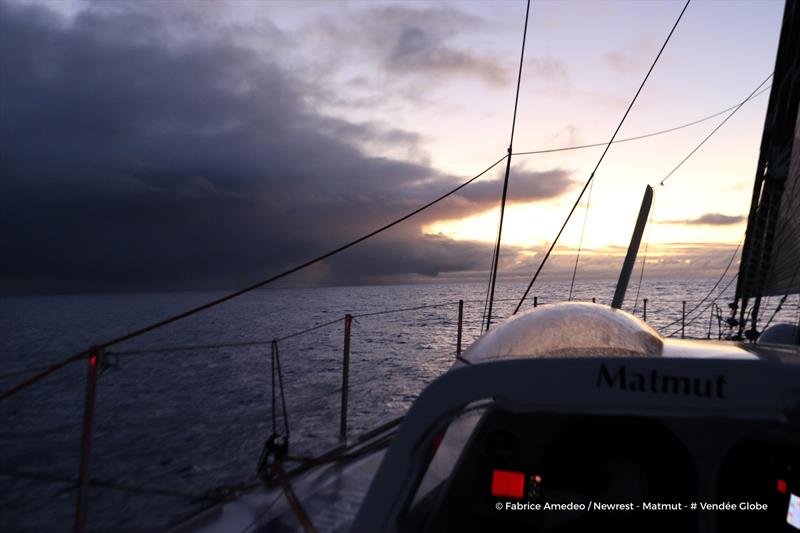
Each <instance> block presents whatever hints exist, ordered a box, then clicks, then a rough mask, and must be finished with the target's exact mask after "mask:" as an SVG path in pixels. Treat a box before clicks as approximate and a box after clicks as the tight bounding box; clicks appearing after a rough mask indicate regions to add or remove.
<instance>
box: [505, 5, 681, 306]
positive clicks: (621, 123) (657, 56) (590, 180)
mask: <svg viewBox="0 0 800 533" xmlns="http://www.w3.org/2000/svg"><path fill="white" fill-rule="evenodd" d="M691 1H692V0H686V4H685V5H684V6H683V9H682V10H681V13H680V15H678V19H677V20H676V21H675V24H673V26H672V29H671V30H670V31H669V35H667V38H666V39H665V40H664V44H662V45H661V49H660V50H659V51H658V54H657V55H656V58H655V59H654V60H653V63H652V65H650V69H649V70H648V71H647V74H646V75H645V77H644V79H643V80H642V83H641V84H640V85H639V88H638V89H637V90H636V94H635V95H634V96H633V99H632V100H631V103H630V104H629V105H628V109H626V110H625V114H624V115H622V120H620V121H619V124H617V129H616V130H614V134H613V135H612V136H611V139H610V140H609V141H608V143H607V144H606V147H605V149H604V150H603V153H602V154H601V155H600V159H599V160H598V161H597V164H596V165H595V167H594V170H592V173H591V174H590V175H589V179H588V180H586V183H585V184H584V185H583V189H581V192H580V194H579V195H578V198H577V199H576V200H575V203H574V204H573V205H572V209H570V211H569V214H568V215H567V218H566V220H564V224H562V226H561V229H560V230H558V234H557V235H556V238H555V239H554V240H553V243H552V244H551V245H550V249H549V250H547V253H546V254H545V256H544V258H543V259H542V262H541V263H540V264H539V268H538V269H537V270H536V273H535V274H534V275H533V279H531V282H530V283H529V284H528V288H527V289H525V293H524V294H523V295H522V298H520V300H519V303H518V304H517V308H516V309H515V310H514V313H513V314H515V315H516V314H517V313H518V312H519V309H520V307H522V304H523V302H524V301H525V298H526V297H527V296H528V293H529V292H530V290H531V287H533V284H534V283H535V282H536V278H538V277H539V273H540V272H541V271H542V268H543V267H544V265H545V263H546V262H547V259H548V258H549V257H550V253H551V252H552V251H553V248H555V246H556V243H557V242H558V239H559V237H561V233H562V232H563V231H564V228H565V227H566V226H567V222H569V219H570V218H571V217H572V213H573V212H574V211H575V208H576V207H578V203H580V201H581V198H582V197H583V193H584V192H586V189H587V187H589V184H591V182H592V180H593V179H594V175H595V173H596V172H597V169H598V168H600V163H602V162H603V159H604V158H605V156H606V154H607V153H608V150H609V148H611V144H612V143H613V142H614V139H615V138H616V137H617V133H619V130H620V128H622V125H623V124H624V123H625V119H626V118H627V117H628V113H630V111H631V109H632V108H633V104H634V103H636V99H637V98H638V97H639V93H641V92H642V89H643V88H644V85H645V83H647V79H648V78H649V77H650V73H651V72H653V69H654V68H655V66H656V63H658V59H659V58H660V57H661V54H662V53H663V52H664V49H665V48H666V47H667V43H669V40H670V38H671V37H672V34H673V33H674V32H675V28H677V27H678V23H679V22H680V21H681V19H682V18H683V14H684V13H685V12H686V8H687V7H689V3H690V2H691Z"/></svg>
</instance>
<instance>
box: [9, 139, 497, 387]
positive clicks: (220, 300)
mask: <svg viewBox="0 0 800 533" xmlns="http://www.w3.org/2000/svg"><path fill="white" fill-rule="evenodd" d="M506 157H508V154H506V155H504V156H503V157H501V158H500V159H498V160H497V161H495V162H494V163H492V164H491V165H489V166H488V167H487V168H486V169H485V170H483V171H482V172H480V173H478V174H476V175H475V176H473V177H472V178H470V179H468V180H467V181H465V182H463V183H461V184H460V185H458V186H457V187H454V188H453V189H450V190H449V191H447V192H446V193H444V194H442V195H441V196H439V197H438V198H436V199H434V200H431V201H430V202H428V203H427V204H425V205H423V206H421V207H418V208H417V209H415V210H413V211H411V212H410V213H408V214H406V215H404V216H402V217H400V218H398V219H395V220H393V221H392V222H389V223H388V224H385V225H383V226H381V227H379V228H378V229H375V230H373V231H371V232H369V233H367V234H366V235H362V236H361V237H359V238H357V239H354V240H352V241H350V242H349V243H347V244H344V245H342V246H339V247H338V248H335V249H333V250H331V251H329V252H326V253H324V254H322V255H320V256H317V257H315V258H314V259H310V260H308V261H306V262H305V263H301V264H299V265H297V266H294V267H292V268H290V269H288V270H285V271H283V272H281V273H280V274H276V275H274V276H271V277H269V278H267V279H265V280H262V281H259V282H257V283H254V284H253V285H250V286H248V287H245V288H244V289H240V290H238V291H235V292H232V293H230V294H227V295H225V296H222V297H220V298H217V299H215V300H212V301H210V302H207V303H205V304H202V305H199V306H197V307H193V308H191V309H188V310H187V311H184V312H182V313H178V314H176V315H173V316H171V317H168V318H165V319H163V320H160V321H158V322H155V323H153V324H150V325H149V326H145V327H143V328H140V329H137V330H134V331H131V332H129V333H125V334H124V335H121V336H119V337H116V338H113V339H110V340H107V341H105V342H102V343H100V344H98V345H97V346H94V347H92V348H90V349H88V350H83V351H80V352H78V353H76V354H73V355H70V356H69V357H66V358H64V359H63V360H61V361H59V362H57V363H54V364H52V365H50V366H49V367H48V368H46V369H45V370H43V371H41V372H39V373H37V374H36V375H34V376H32V377H31V378H29V379H27V380H25V381H23V382H22V383H19V384H17V385H15V386H14V387H11V388H10V389H7V390H5V391H3V392H2V394H0V401H3V400H7V399H8V398H10V397H11V396H13V395H15V394H16V393H18V392H19V391H21V390H24V389H26V388H28V387H30V386H31V385H33V384H34V383H36V382H38V381H40V380H41V379H44V378H45V377H47V376H48V375H50V374H52V373H53V372H55V371H56V370H59V369H60V368H63V367H65V366H67V365H68V364H70V363H72V362H74V361H78V360H80V359H82V358H85V357H86V356H88V354H89V353H90V352H91V351H93V350H96V351H99V350H105V349H107V348H110V347H111V346H114V345H116V344H119V343H121V342H124V341H127V340H130V339H133V338H135V337H139V336H141V335H144V334H145V333H149V332H151V331H153V330H156V329H159V328H161V327H164V326H166V325H168V324H171V323H173V322H177V321H178V320H182V319H184V318H187V317H190V316H192V315H195V314H197V313H200V312H201V311H205V310H206V309H209V308H211V307H214V306H217V305H219V304H222V303H224V302H227V301H228V300H232V299H234V298H237V297H239V296H241V295H243V294H246V293H248V292H251V291H254V290H256V289H260V288H261V287H264V286H265V285H268V284H270V283H273V282H275V281H278V280H279V279H282V278H285V277H286V276H289V275H290V274H294V273H295V272H298V271H300V270H303V269H305V268H307V267H309V266H311V265H314V264H316V263H319V262H320V261H323V260H325V259H328V258H329V257H332V256H334V255H336V254H338V253H340V252H343V251H345V250H347V249H348V248H352V247H353V246H355V245H356V244H359V243H361V242H363V241H365V240H367V239H369V238H371V237H374V236H375V235H377V234H379V233H381V232H383V231H386V230H388V229H389V228H392V227H394V226H396V225H397V224H400V223H401V222H404V221H406V220H408V219H409V218H411V217H413V216H414V215H416V214H418V213H420V212H422V211H424V210H425V209H428V208H429V207H431V206H433V205H435V204H437V203H439V202H441V201H442V200H444V199H445V198H448V197H449V196H452V195H453V194H455V193H457V192H458V191H460V190H461V189H463V188H464V187H466V186H467V185H469V184H470V183H472V182H474V181H475V180H477V179H479V178H480V177H481V176H483V175H484V174H486V173H487V172H489V171H490V170H491V169H493V168H494V167H495V166H497V165H498V164H499V163H500V162H501V161H503V160H504V159H505V158H506Z"/></svg>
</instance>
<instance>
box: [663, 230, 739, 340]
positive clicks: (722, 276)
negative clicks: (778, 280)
mask: <svg viewBox="0 0 800 533" xmlns="http://www.w3.org/2000/svg"><path fill="white" fill-rule="evenodd" d="M743 240H744V237H742V240H740V241H739V244H737V245H736V248H734V249H733V254H731V258H730V260H729V261H728V265H727V266H726V267H725V270H723V271H722V275H721V276H720V277H719V279H718V280H717V282H716V283H714V286H713V287H711V290H710V291H708V293H707V294H706V295H705V296H704V297H703V299H702V300H700V301H699V302H698V303H697V305H695V306H694V307H693V308H692V309H691V310H690V311H689V312H688V313H686V316H687V317H688V316H689V315H691V314H692V313H694V312H695V311H696V310H697V308H699V307H700V306H701V305H703V303H705V301H706V300H707V299H708V298H709V297H710V296H711V294H712V293H713V292H714V290H715V289H716V288H717V287H718V286H719V284H720V283H722V280H723V279H725V276H726V275H727V274H728V270H729V269H730V268H731V265H732V264H733V260H734V259H736V254H737V253H738V252H739V248H740V247H741V246H742V241H743ZM728 285H730V282H729V283H728ZM726 288H727V286H726ZM721 294H722V293H720V295H721ZM717 298H719V296H717ZM714 301H716V299H715V300H714ZM701 314H702V313H701ZM681 320H682V319H681V318H679V319H677V320H673V321H672V322H670V323H669V324H667V325H666V326H662V327H661V328H660V329H661V330H662V331H663V330H665V329H667V328H668V327H671V326H674V325H675V324H677V323H678V322H680V321H681Z"/></svg>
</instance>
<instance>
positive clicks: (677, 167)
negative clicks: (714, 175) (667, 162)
mask: <svg viewBox="0 0 800 533" xmlns="http://www.w3.org/2000/svg"><path fill="white" fill-rule="evenodd" d="M771 77H772V73H770V74H769V76H767V77H766V78H764V81H762V82H761V83H759V84H758V87H756V88H755V89H753V92H751V93H750V96H748V97H747V98H745V99H744V101H742V102H741V103H740V104H739V105H737V106H736V107H735V108H734V109H733V111H731V112H730V113H729V114H728V116H726V117H725V118H724V119H723V120H722V122H720V123H719V124H717V127H716V128H714V129H713V130H711V132H710V133H709V134H708V135H706V137H705V138H704V139H703V140H702V141H700V144H698V145H697V146H695V147H694V150H692V151H691V152H689V154H688V155H687V156H686V157H684V158H683V160H681V162H680V163H678V164H677V166H676V167H675V168H673V169H672V170H670V172H669V174H667V176H666V177H665V178H664V179H662V180H661V183H659V185H660V186H662V187H663V186H664V183H665V182H666V181H667V180H668V179H669V178H670V177H671V176H672V175H673V174H674V173H675V172H676V171H677V170H678V169H679V168H681V166H682V165H683V164H684V163H685V162H686V161H687V160H688V159H689V158H690V157H692V156H693V155H694V153H695V152H696V151H698V150H699V149H700V147H701V146H703V145H704V144H705V143H706V141H707V140H709V139H710V138H711V137H712V136H713V135H714V134H715V133H717V131H719V129H720V128H721V127H722V126H723V125H725V123H726V122H728V120H729V119H730V118H731V117H732V116H733V115H735V114H736V112H737V111H739V110H740V109H741V108H742V106H743V105H744V104H745V102H747V101H748V100H750V99H751V98H753V97H754V96H755V94H756V92H757V91H758V90H759V89H760V88H761V86H762V85H764V84H765V83H767V82H768V81H769V79H770V78H771Z"/></svg>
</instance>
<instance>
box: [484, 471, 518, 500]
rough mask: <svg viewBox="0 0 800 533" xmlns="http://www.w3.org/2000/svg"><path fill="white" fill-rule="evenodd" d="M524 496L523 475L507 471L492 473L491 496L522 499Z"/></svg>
mask: <svg viewBox="0 0 800 533" xmlns="http://www.w3.org/2000/svg"><path fill="white" fill-rule="evenodd" d="M524 494H525V474H522V473H520V472H511V471H509V470H493V471H492V496H500V497H506V498H516V499H518V500H521V499H522V496H523V495H524Z"/></svg>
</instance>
